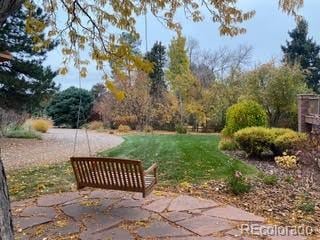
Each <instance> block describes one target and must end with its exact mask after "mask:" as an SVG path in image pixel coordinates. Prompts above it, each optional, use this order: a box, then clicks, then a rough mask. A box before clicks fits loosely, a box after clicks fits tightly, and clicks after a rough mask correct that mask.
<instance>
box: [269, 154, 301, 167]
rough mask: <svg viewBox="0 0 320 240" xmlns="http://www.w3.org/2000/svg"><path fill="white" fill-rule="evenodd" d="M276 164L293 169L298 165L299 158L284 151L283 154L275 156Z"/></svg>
mask: <svg viewBox="0 0 320 240" xmlns="http://www.w3.org/2000/svg"><path fill="white" fill-rule="evenodd" d="M274 160H275V162H276V164H277V165H278V166H279V167H281V168H284V169H293V168H296V167H297V162H298V159H297V157H296V156H295V155H287V154H286V153H283V156H279V157H275V158H274Z"/></svg>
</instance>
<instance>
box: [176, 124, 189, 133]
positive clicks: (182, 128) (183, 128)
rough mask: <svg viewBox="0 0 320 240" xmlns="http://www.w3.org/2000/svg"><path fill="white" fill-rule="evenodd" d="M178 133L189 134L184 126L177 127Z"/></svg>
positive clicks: (178, 125)
mask: <svg viewBox="0 0 320 240" xmlns="http://www.w3.org/2000/svg"><path fill="white" fill-rule="evenodd" d="M176 132H177V133H179V134H186V133H187V132H188V130H187V128H186V127H185V126H183V125H182V124H177V125H176Z"/></svg>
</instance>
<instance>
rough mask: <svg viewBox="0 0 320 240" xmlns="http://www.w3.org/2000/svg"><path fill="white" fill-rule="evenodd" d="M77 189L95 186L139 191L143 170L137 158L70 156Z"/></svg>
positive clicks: (143, 183)
mask: <svg viewBox="0 0 320 240" xmlns="http://www.w3.org/2000/svg"><path fill="white" fill-rule="evenodd" d="M71 164H72V167H73V170H74V173H75V176H76V180H77V184H78V189H80V188H83V187H95V188H105V189H114V190H124V191H133V192H141V191H144V189H145V181H144V170H143V167H142V164H141V161H139V160H128V159H119V158H99V157H72V158H71Z"/></svg>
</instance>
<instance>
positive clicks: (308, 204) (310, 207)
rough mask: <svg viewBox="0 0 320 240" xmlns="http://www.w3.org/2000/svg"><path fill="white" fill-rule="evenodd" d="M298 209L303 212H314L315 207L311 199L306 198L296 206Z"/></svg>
mask: <svg viewBox="0 0 320 240" xmlns="http://www.w3.org/2000/svg"><path fill="white" fill-rule="evenodd" d="M298 209H299V210H301V211H303V212H305V213H314V212H315V209H316V204H315V202H314V201H312V200H306V201H305V202H303V203H301V204H300V205H299V206H298Z"/></svg>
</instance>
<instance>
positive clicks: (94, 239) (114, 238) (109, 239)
mask: <svg viewBox="0 0 320 240" xmlns="http://www.w3.org/2000/svg"><path fill="white" fill-rule="evenodd" d="M80 239H81V240H89V239H90V240H131V239H134V238H133V236H131V235H130V233H129V232H128V231H127V230H124V229H120V228H114V229H109V230H104V231H99V232H90V231H85V232H83V233H81V234H80Z"/></svg>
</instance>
